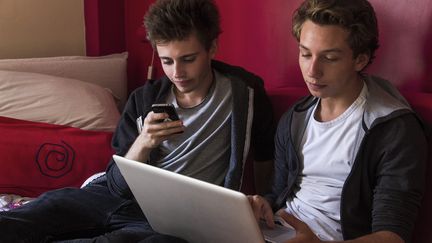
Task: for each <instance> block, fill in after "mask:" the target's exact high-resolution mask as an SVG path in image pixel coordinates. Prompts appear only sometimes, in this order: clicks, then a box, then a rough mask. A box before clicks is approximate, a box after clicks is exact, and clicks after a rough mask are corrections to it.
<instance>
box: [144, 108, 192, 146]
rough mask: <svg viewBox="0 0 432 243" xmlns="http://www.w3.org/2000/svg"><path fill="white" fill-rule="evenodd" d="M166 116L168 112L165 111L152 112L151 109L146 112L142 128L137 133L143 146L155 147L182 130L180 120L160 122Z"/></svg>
mask: <svg viewBox="0 0 432 243" xmlns="http://www.w3.org/2000/svg"><path fill="white" fill-rule="evenodd" d="M166 118H168V114H166V113H154V112H153V111H151V112H149V113H148V114H147V116H146V118H145V119H144V123H143V129H142V131H141V134H140V135H139V136H140V137H142V138H141V139H142V142H143V143H144V146H145V147H147V148H155V147H157V146H159V144H160V143H161V142H162V141H164V140H167V139H168V138H169V137H170V136H172V135H174V134H177V133H182V132H183V131H184V126H183V122H182V121H181V120H178V121H164V122H161V121H163V120H165V119H166Z"/></svg>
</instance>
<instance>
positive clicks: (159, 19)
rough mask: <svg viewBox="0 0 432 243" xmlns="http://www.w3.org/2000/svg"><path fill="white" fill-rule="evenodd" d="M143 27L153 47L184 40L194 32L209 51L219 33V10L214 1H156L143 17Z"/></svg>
mask: <svg viewBox="0 0 432 243" xmlns="http://www.w3.org/2000/svg"><path fill="white" fill-rule="evenodd" d="M144 26H145V28H146V31H147V39H148V40H149V41H150V42H151V43H152V45H153V46H154V45H155V44H156V43H158V42H169V41H174V40H184V39H186V38H188V37H189V36H190V35H191V34H192V33H196V34H197V36H198V39H199V40H200V42H201V43H202V44H203V45H204V47H205V48H206V49H207V50H209V49H210V47H211V45H212V42H213V41H214V40H215V39H217V37H218V36H219V34H220V33H221V29H220V16H219V11H218V9H217V7H216V5H215V3H214V2H213V0H158V1H156V2H155V3H154V4H152V5H151V6H150V9H149V11H148V12H147V13H146V15H145V16H144Z"/></svg>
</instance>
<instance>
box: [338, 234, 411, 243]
mask: <svg viewBox="0 0 432 243" xmlns="http://www.w3.org/2000/svg"><path fill="white" fill-rule="evenodd" d="M342 242H344V243H405V241H404V240H402V238H400V237H399V236H398V235H397V234H395V233H393V232H390V231H379V232H376V233H372V234H369V235H365V236H362V237H359V238H356V239H353V240H347V241H341V242H340V243H342ZM332 243H339V242H334V241H332Z"/></svg>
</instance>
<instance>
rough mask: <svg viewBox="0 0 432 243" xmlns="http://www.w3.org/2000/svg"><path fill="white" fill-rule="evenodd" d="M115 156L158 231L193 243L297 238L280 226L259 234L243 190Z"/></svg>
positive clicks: (138, 200)
mask: <svg viewBox="0 0 432 243" xmlns="http://www.w3.org/2000/svg"><path fill="white" fill-rule="evenodd" d="M113 158H114V161H115V162H116V164H117V166H118V167H119V168H120V172H121V173H122V175H123V177H124V178H125V180H126V182H127V183H128V185H129V187H130V189H131V191H132V193H133V194H134V196H135V198H136V200H137V202H138V204H139V205H140V207H141V209H142V211H143V212H144V214H145V215H146V217H147V219H148V221H149V223H150V225H151V226H152V227H153V229H154V230H155V231H157V232H159V233H163V234H168V235H173V236H176V237H179V238H182V239H185V240H187V241H188V242H190V243H213V242H214V243H220V242H224V243H230V242H232V243H238V242H248V243H263V242H283V241H284V240H285V241H286V240H287V239H289V238H292V237H293V236H295V231H294V230H293V229H289V228H286V227H282V226H280V227H279V226H278V227H277V229H275V230H269V229H268V228H267V229H264V230H260V228H259V224H258V223H257V222H256V220H255V217H254V214H253V212H252V209H251V207H250V204H249V201H248V199H247V197H246V196H245V195H244V194H242V193H240V192H237V191H234V190H230V189H227V188H224V187H221V186H217V185H214V184H211V183H207V182H204V181H201V180H197V179H194V178H191V177H187V176H183V175H180V174H177V173H174V172H170V171H167V170H163V169H160V168H157V167H154V166H150V165H147V164H144V163H141V162H137V161H132V160H128V159H125V158H123V157H120V156H117V155H114V156H113ZM262 227H266V226H265V225H264V224H262ZM263 233H264V234H263ZM264 235H266V236H265V237H264ZM264 238H265V239H264Z"/></svg>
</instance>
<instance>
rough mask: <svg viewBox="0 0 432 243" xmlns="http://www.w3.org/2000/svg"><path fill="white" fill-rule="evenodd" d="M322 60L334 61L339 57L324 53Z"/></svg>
mask: <svg viewBox="0 0 432 243" xmlns="http://www.w3.org/2000/svg"><path fill="white" fill-rule="evenodd" d="M324 60H325V61H327V62H336V61H337V60H339V58H338V57H336V56H333V55H326V56H324Z"/></svg>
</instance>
